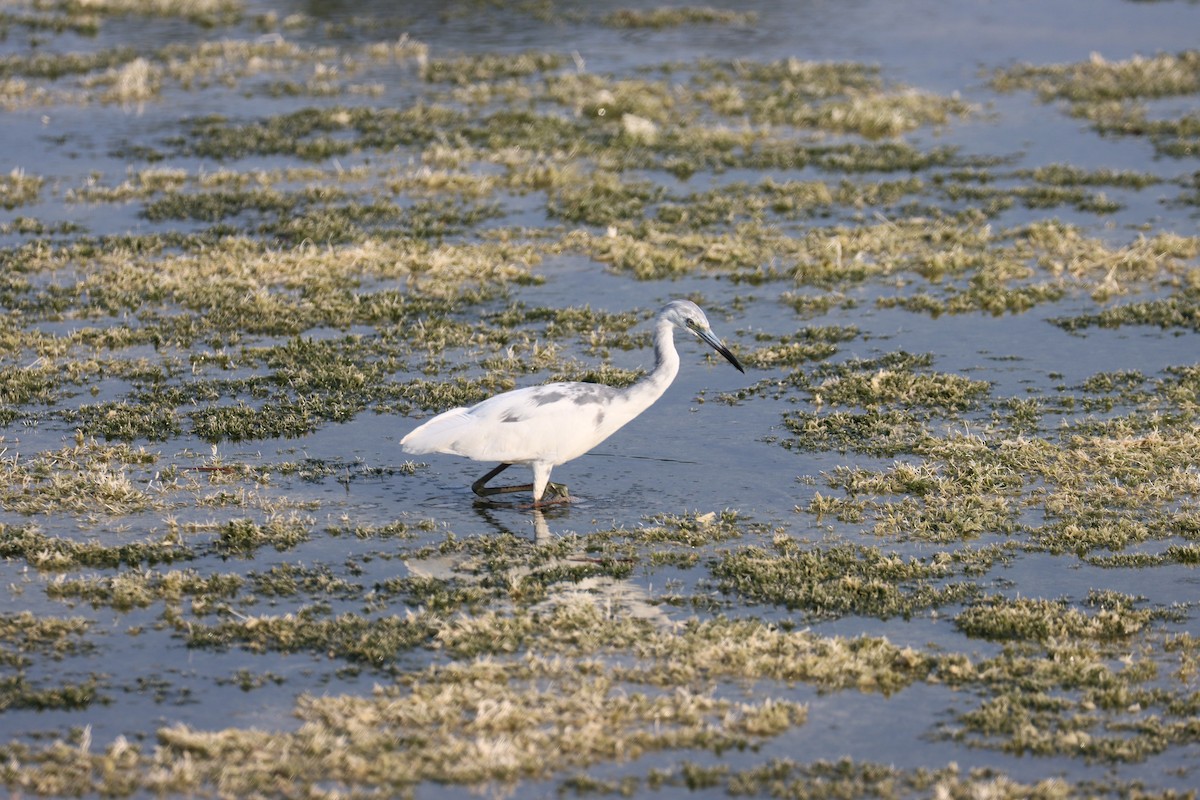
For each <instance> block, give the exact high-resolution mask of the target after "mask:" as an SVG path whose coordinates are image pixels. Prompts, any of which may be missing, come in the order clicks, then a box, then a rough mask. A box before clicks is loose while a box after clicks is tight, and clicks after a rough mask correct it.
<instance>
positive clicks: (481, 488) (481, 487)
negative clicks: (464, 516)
mask: <svg viewBox="0 0 1200 800" xmlns="http://www.w3.org/2000/svg"><path fill="white" fill-rule="evenodd" d="M511 466H512V464H501V465H499V466H498V467H496V468H495V469H494V470H492V471H491V472H489V473H488V474H487V475H484V476H483V477H482V478H480V479H479V480H477V481H475V482H474V483H472V484H471V491H472V492H474V493H475V494H477V495H479V496H480V497H491V496H492V495H494V494H511V493H513V492H531V491H533V484H532V483H523V484H521V485H519V486H488V485H487V482H488V481H490V480H491V479H492V478H494V477H496V476H497V475H499V474H500V473H501V472H504V470H506V469H508V468H509V467H511Z"/></svg>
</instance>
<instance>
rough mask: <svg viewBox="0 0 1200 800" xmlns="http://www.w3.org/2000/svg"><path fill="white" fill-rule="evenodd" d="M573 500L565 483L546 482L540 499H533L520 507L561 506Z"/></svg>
mask: <svg viewBox="0 0 1200 800" xmlns="http://www.w3.org/2000/svg"><path fill="white" fill-rule="evenodd" d="M574 502H575V498H574V497H571V495H570V494H569V493H568V492H567V485H566V484H565V483H548V484H546V491H545V492H543V493H542V498H541V499H540V500H534V501H533V502H532V503H530V504H529V505H527V506H521V508H525V509H528V508H547V507H549V506H561V505H567V504H569V503H574Z"/></svg>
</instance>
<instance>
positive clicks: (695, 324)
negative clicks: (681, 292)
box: [658, 300, 746, 372]
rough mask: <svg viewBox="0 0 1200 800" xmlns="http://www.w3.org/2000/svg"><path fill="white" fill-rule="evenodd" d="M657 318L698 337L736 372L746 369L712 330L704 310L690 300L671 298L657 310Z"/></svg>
mask: <svg viewBox="0 0 1200 800" xmlns="http://www.w3.org/2000/svg"><path fill="white" fill-rule="evenodd" d="M658 318H659V319H660V320H662V321H665V322H670V323H671V324H673V325H675V326H677V327H680V328H683V329H684V330H685V331H687V332H688V333H691V334H693V335H694V336H696V337H697V338H699V339H700V340H701V341H702V342H704V343H705V344H707V345H708V346H709V347H711V348H712V349H714V350H716V351H717V352H718V353H720V354H721V355H722V356H724V357H725V360H726V361H728V362H729V363H730V364H733V366H735V367H737V370H738V372H745V371H746V370H745V369H743V368H742V365H741V363H740V362H739V361H738V360H737V358H736V357H735V356H734V355H733V353H732V352H730V350H729V348H728V347H726V346H725V343H724V342H722V341H721V340H720V339H719V338H717V335H716V334H715V333H713V332H712V328H711V327H710V326H709V324H708V317H706V316H704V312H703V311H701V310H700V306H698V305H696V304H695V303H693V302H692V301H691V300H672V301H671V302H669V303H667V304H666V305H665V306H663V310H662V311H660V312H659V315H658Z"/></svg>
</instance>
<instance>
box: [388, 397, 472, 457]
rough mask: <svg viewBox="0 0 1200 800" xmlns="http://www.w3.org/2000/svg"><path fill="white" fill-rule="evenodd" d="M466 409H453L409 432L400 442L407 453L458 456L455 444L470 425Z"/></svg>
mask: <svg viewBox="0 0 1200 800" xmlns="http://www.w3.org/2000/svg"><path fill="white" fill-rule="evenodd" d="M467 411H468V409H466V408H452V409H450V410H449V411H444V412H442V413H441V414H438V415H437V416H436V417H434V418H433V419H431V420H429V421H428V422H426V423H425V424H424V425H420V426H418V427H417V428H415V429H413V430H412V431H410V432H409V434H408V435H407V436H405V437H404V438H403V439H401V440H400V447H401V448H403V449H404V452H406V453H412V454H413V455H419V454H421V453H451V454H455V455H457V453H458V451H457V450H455V449H454V443H455V442H456V441H457V440H458V438H459V437H460V435H461V434H462V433H463V431H464V430H465V428H466V426H467V425H468V423H469V418H468V415H467Z"/></svg>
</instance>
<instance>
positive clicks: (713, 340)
mask: <svg viewBox="0 0 1200 800" xmlns="http://www.w3.org/2000/svg"><path fill="white" fill-rule="evenodd" d="M688 327H689V329H690V330H691V331H692V333H694V334H696V335H697V336H699V337H700V338H701V339H703V340H704V342H705V344H707V345H708V346H709V347H711V348H712V349H713V350H716V351H717V352H718V353H720V354H721V355H723V356H725V360H726V361H728V362H729V363H730V364H733V365H734V366H735V367H737V371H738V372H741V373H745V371H746V370H744V369H743V368H742V365H741V362H739V361H738V360H737V356H735V355H734V354H733V353H731V352H730V351H729V348H728V347H726V346H725V343H724V342H722V341H721V340H720V339H718V338H717V336H716V334H714V333H713V332H712V331H710V330H708V329H706V328H704V329H702V328H699V327H696V328H693V327H691V326H688Z"/></svg>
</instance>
